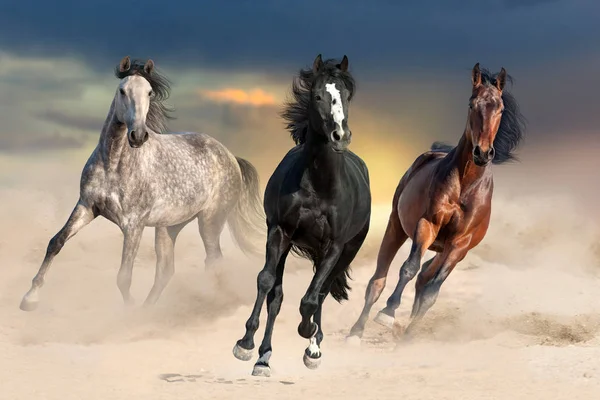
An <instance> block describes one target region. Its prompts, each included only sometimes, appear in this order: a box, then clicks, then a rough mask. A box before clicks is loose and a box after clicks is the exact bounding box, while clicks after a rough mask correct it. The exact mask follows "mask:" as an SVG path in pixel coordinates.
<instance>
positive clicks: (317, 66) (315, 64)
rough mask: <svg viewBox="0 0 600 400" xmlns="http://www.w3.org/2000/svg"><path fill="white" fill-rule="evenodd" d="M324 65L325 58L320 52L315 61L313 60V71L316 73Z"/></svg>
mask: <svg viewBox="0 0 600 400" xmlns="http://www.w3.org/2000/svg"><path fill="white" fill-rule="evenodd" d="M322 66H323V59H322V58H321V55H320V54H319V55H318V56H317V58H315V62H313V72H314V73H315V74H316V73H317V72H319V70H320V69H321V67H322Z"/></svg>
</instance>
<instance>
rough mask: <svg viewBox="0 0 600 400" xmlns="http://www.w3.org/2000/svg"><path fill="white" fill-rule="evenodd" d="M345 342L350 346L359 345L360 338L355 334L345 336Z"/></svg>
mask: <svg viewBox="0 0 600 400" xmlns="http://www.w3.org/2000/svg"><path fill="white" fill-rule="evenodd" d="M346 344H347V345H348V346H350V347H360V344H361V339H360V337H358V336H356V335H350V336H348V337H346Z"/></svg>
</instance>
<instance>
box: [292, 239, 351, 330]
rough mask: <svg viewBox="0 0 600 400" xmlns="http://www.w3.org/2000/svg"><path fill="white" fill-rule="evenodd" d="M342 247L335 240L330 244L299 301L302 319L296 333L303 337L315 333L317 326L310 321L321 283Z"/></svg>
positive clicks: (317, 302)
mask: <svg viewBox="0 0 600 400" xmlns="http://www.w3.org/2000/svg"><path fill="white" fill-rule="evenodd" d="M343 248H344V246H343V244H340V243H337V242H333V243H332V244H331V246H330V247H329V250H328V251H327V253H326V254H325V257H324V258H323V260H322V261H321V263H320V264H319V265H317V267H316V271H315V275H314V276H313V279H312V281H311V282H310V285H309V286H308V289H307V290H306V294H305V295H304V297H302V300H301V301H300V315H302V321H301V322H300V325H298V333H299V334H300V336H302V337H303V338H305V339H310V338H312V337H313V336H314V335H315V334H316V333H317V330H318V327H317V326H316V324H314V323H312V322H311V318H312V317H313V315H314V314H315V312H316V311H317V308H318V307H319V294H320V293H321V289H322V287H323V284H324V283H325V281H326V280H327V279H328V278H329V275H330V274H331V271H332V270H333V268H334V266H335V265H336V263H337V262H338V259H339V258H340V256H341V254H342V250H343Z"/></svg>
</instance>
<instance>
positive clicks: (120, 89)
mask: <svg viewBox="0 0 600 400" xmlns="http://www.w3.org/2000/svg"><path fill="white" fill-rule="evenodd" d="M119 93H121V96H125V90H124V89H123V88H119Z"/></svg>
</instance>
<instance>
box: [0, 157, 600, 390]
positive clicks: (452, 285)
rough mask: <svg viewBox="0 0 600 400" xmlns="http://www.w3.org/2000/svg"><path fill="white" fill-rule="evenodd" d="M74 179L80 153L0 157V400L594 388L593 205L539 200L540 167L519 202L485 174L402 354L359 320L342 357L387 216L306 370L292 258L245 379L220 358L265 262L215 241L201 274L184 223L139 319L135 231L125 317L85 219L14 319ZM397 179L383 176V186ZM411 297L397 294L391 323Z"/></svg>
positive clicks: (385, 208)
mask: <svg viewBox="0 0 600 400" xmlns="http://www.w3.org/2000/svg"><path fill="white" fill-rule="evenodd" d="M65 159H69V160H70V161H69V162H68V163H65V161H64V160H65ZM533 159H534V158H533ZM71 160H74V161H71ZM538 162H543V159H538ZM82 165H83V159H81V158H80V157H79V158H78V157H65V156H55V157H48V156H42V155H37V156H30V157H27V158H23V159H17V158H11V159H4V160H2V159H0V167H1V169H0V171H1V172H0V354H2V360H1V361H0V370H1V371H2V372H3V379H2V385H1V387H0V399H6V400H9V399H10V400H16V399H32V398H45V399H63V400H68V399H80V398H87V399H90V400H95V399H109V398H110V399H114V400H116V399H136V398H153V399H154V398H155V399H175V398H177V399H187V398H189V399H192V398H210V399H220V398H222V399H229V398H235V397H240V396H242V397H243V398H249V399H250V398H257V399H258V398H264V397H265V396H278V395H284V394H285V395H286V396H288V397H289V398H292V399H293V398H305V397H306V396H317V395H319V394H321V395H322V394H323V393H325V392H326V393H327V395H328V398H331V399H334V398H377V399H387V398H398V397H399V396H410V398H436V399H455V398H461V399H481V398H492V399H504V398H509V397H510V398H512V399H529V398H542V397H543V398H546V399H564V398H571V397H574V396H575V397H580V398H594V397H596V396H597V394H598V393H599V391H600V295H599V293H600V247H599V243H600V233H599V231H598V224H597V221H598V218H597V217H598V214H594V212H595V211H594V208H593V207H591V208H589V206H590V204H592V202H590V201H589V200H586V199H589V196H590V193H586V196H584V197H586V198H585V199H583V198H582V196H579V195H577V194H576V193H577V192H576V191H572V192H567V191H559V190H552V184H553V183H552V177H553V176H555V172H553V170H552V166H551V165H548V167H547V169H546V171H547V174H546V175H543V173H544V168H541V167H540V165H539V164H536V166H537V168H538V172H537V175H536V179H535V181H536V182H537V183H538V185H537V186H536V187H532V186H531V185H529V186H528V185H526V187H525V188H524V189H523V190H517V189H515V188H516V187H517V186H519V185H523V184H524V182H526V179H524V178H523V174H525V173H526V172H527V171H526V168H528V165H527V164H526V163H523V165H517V166H510V167H500V168H497V169H496V170H497V171H498V173H497V175H496V181H497V189H496V192H495V197H494V203H493V218H492V221H491V226H490V229H489V231H488V235H487V237H486V238H485V240H484V242H482V243H481V245H480V246H478V247H477V248H476V249H474V250H473V251H472V252H471V253H470V254H469V255H468V256H467V258H466V259H465V260H464V261H463V262H462V263H461V264H460V265H459V266H458V267H457V269H456V270H455V271H454V272H453V273H452V275H451V276H450V277H449V278H448V280H447V281H446V283H445V284H444V286H443V287H442V291H441V293H440V296H439V299H438V301H437V303H436V304H435V306H434V307H433V308H432V309H431V311H430V312H429V314H428V315H427V317H426V321H425V323H424V325H423V327H422V328H421V329H420V331H419V335H418V337H417V338H416V339H415V340H414V341H413V342H410V343H407V344H402V345H399V346H396V343H395V340H394V333H393V332H391V331H388V330H386V329H384V328H383V327H380V326H378V325H376V324H375V323H374V322H372V321H370V322H369V323H368V325H367V329H366V332H365V336H364V338H363V342H362V344H361V346H360V347H359V348H354V347H348V346H347V345H346V344H345V343H344V337H345V335H346V334H347V332H348V330H349V328H350V327H351V325H352V324H353V323H354V321H355V319H356V318H357V316H358V314H359V312H360V310H361V308H362V304H363V303H362V302H363V296H364V291H365V287H366V283H367V282H368V279H369V278H370V276H371V274H372V273H373V271H374V266H375V265H374V261H375V257H376V254H377V251H378V247H379V243H380V241H381V237H382V235H383V232H384V229H385V225H386V222H387V217H388V215H389V212H390V204H388V203H384V202H381V203H378V204H375V205H374V208H373V222H372V229H371V232H370V234H369V236H368V238H367V242H366V243H365V246H364V248H363V249H362V251H361V253H359V256H358V258H357V259H356V260H355V262H354V264H353V269H352V277H353V280H352V281H351V286H352V291H351V293H350V301H348V302H346V303H344V304H342V305H339V304H337V303H335V302H334V301H333V300H331V299H328V300H327V301H326V303H325V309H324V313H323V315H324V316H323V324H324V326H323V329H324V331H325V340H324V342H323V345H322V351H323V362H322V365H321V367H320V368H319V369H318V370H316V371H310V370H308V369H306V368H305V367H304V365H303V364H302V355H303V352H304V349H305V347H306V346H307V345H308V343H307V341H306V340H304V339H302V338H300V337H299V336H298V334H297V333H296V328H297V324H298V323H299V321H300V318H299V317H300V316H299V312H298V306H299V301H300V298H301V297H302V295H303V294H304V291H305V290H306V288H307V286H308V283H309V281H310V279H311V277H312V269H311V266H310V264H309V263H308V262H306V261H304V260H300V259H295V258H290V259H289V261H288V266H287V269H286V274H285V277H284V292H285V300H284V304H283V307H282V311H281V313H280V316H279V318H278V320H277V323H276V327H275V333H274V339H273V357H272V359H271V365H272V369H273V372H272V377H271V378H269V379H262V378H260V379H259V378H254V377H252V376H250V372H251V371H252V363H251V362H248V363H243V362H241V361H238V360H236V359H235V358H234V357H233V355H232V354H231V349H232V347H233V345H234V344H235V341H236V340H237V339H239V338H241V336H242V335H243V333H244V324H245V321H246V319H247V318H248V316H249V314H250V310H251V307H252V304H253V302H254V297H255V295H256V283H255V282H256V274H257V273H258V271H260V269H261V267H262V263H263V261H264V260H263V259H261V258H248V257H246V256H244V255H243V254H242V253H241V252H240V251H239V250H238V249H236V248H235V247H234V245H233V244H232V241H231V239H230V237H229V234H228V233H227V232H224V233H223V236H222V246H223V251H224V253H225V258H224V260H223V261H222V263H221V265H220V266H219V268H218V270H217V271H216V272H214V273H208V272H205V271H204V265H203V260H204V248H203V245H202V241H201V239H200V236H199V234H198V231H197V226H196V225H195V224H193V223H192V224H190V225H189V226H187V227H186V228H185V229H184V231H183V232H182V234H181V235H180V237H179V239H178V242H177V246H176V254H175V258H176V261H175V268H176V272H175V276H174V278H173V279H172V281H171V283H170V284H169V285H168V286H167V288H166V290H165V292H164V294H163V296H162V298H161V299H160V300H159V303H158V304H157V305H156V306H155V307H153V308H149V309H145V308H142V307H140V306H139V305H140V304H141V303H142V302H143V300H144V299H145V296H146V295H147V293H148V291H149V290H150V287H151V285H152V282H153V279H154V263H155V256H154V249H153V239H154V238H153V231H152V230H151V229H147V230H146V232H145V234H144V237H143V240H142V244H141V246H140V251H139V253H138V257H137V259H136V264H135V268H134V277H133V285H132V294H133V296H134V298H135V299H136V301H137V304H138V306H136V307H134V308H132V309H126V308H124V307H123V305H122V301H121V297H120V293H119V291H118V289H117V286H116V274H117V269H118V266H119V263H120V254H121V240H122V237H121V233H120V231H119V230H118V228H117V227H116V226H114V225H112V224H111V223H109V222H108V221H106V220H103V219H97V220H96V221H94V222H92V223H91V224H90V225H89V226H88V227H86V228H85V229H83V230H82V231H81V232H80V233H79V234H78V235H76V236H75V237H74V238H73V239H71V240H70V241H69V242H68V243H67V244H66V245H65V247H64V249H63V251H62V252H61V253H60V254H59V255H58V256H57V257H56V259H55V261H54V263H53V265H52V267H51V269H50V271H49V272H48V274H47V279H46V284H45V286H44V287H43V289H42V290H41V292H40V294H41V301H40V306H39V309H38V310H36V311H34V312H31V313H25V312H22V311H20V310H19V308H18V306H19V302H20V300H21V297H22V295H23V294H24V293H25V292H26V291H27V290H28V288H29V285H30V281H31V278H33V276H34V275H35V272H36V271H37V269H38V267H39V264H40V263H41V261H42V258H43V255H44V252H45V248H46V245H47V243H48V240H49V239H50V238H51V237H52V235H54V233H56V231H57V230H58V229H59V228H60V227H61V226H62V224H63V223H64V222H65V220H66V218H67V217H68V215H69V213H70V211H71V209H72V207H73V206H74V205H75V202H76V200H77V194H78V183H79V173H80V171H81V166H82ZM511 169H512V170H511ZM582 169H583V167H582ZM401 174H402V171H397V173H396V176H395V177H390V179H391V181H392V182H393V185H395V184H396V183H397V181H398V179H399V178H400V176H401ZM262 180H263V182H264V181H266V176H265V175H264V174H263V176H262ZM543 182H546V184H547V186H548V187H545V188H544V187H542V186H543V184H542V183H543ZM585 187H586V188H589V186H588V185H585ZM574 190H577V189H576V188H574ZM556 192H558V193H560V195H554V194H553V193H556ZM408 247H409V245H408V244H407V245H405V246H403V248H402V249H401V250H400V252H399V254H398V256H397V257H396V259H395V260H394V263H393V265H392V268H391V271H390V276H389V277H388V283H387V287H386V289H385V292H384V294H383V295H382V297H381V299H380V301H379V302H378V304H376V306H375V307H374V309H373V312H372V315H371V317H373V316H374V315H375V312H376V311H377V310H378V309H379V308H381V307H382V306H383V304H384V302H385V300H386V298H387V296H389V294H390V293H391V291H392V289H393V286H394V285H395V283H396V281H397V276H398V269H399V267H400V265H401V264H402V262H403V261H404V259H405V258H406V256H407V254H408ZM413 293H414V289H413V284H411V285H409V286H408V287H407V290H406V292H405V295H404V297H403V303H402V305H401V307H400V309H399V313H398V314H399V315H398V317H397V321H398V323H399V324H400V325H403V324H405V323H406V322H407V321H408V315H409V313H410V309H411V307H412V298H413ZM265 315H266V312H265V311H263V314H262V316H261V327H260V329H259V331H258V332H257V335H256V339H255V341H256V343H257V345H258V344H259V343H260V341H261V340H262V334H263V332H264V319H265ZM594 393H595V395H594Z"/></svg>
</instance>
